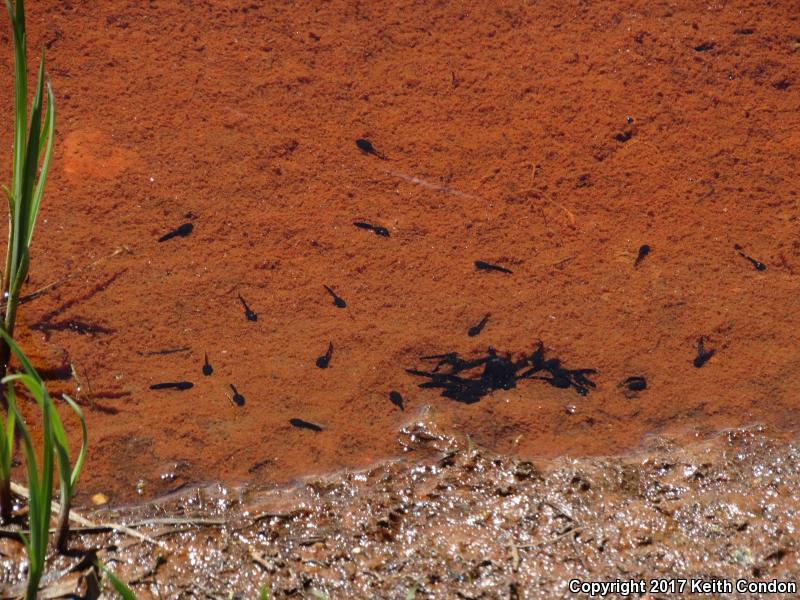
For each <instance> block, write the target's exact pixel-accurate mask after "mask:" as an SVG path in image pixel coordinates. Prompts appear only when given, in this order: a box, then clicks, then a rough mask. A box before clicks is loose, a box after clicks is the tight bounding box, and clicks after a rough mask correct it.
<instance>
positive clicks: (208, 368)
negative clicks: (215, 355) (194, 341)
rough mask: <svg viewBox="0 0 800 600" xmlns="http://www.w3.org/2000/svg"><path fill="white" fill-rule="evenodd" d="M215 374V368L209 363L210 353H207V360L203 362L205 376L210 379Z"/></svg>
mask: <svg viewBox="0 0 800 600" xmlns="http://www.w3.org/2000/svg"><path fill="white" fill-rule="evenodd" d="M213 372H214V367H212V366H211V363H209V362H208V352H206V353H205V359H204V361H203V375H205V376H206V377H208V376H209V375H211V374H212V373H213Z"/></svg>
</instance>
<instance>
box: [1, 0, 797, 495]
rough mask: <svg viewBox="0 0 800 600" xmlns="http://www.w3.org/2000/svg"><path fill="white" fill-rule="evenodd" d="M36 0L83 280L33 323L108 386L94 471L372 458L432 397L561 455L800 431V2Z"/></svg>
mask: <svg viewBox="0 0 800 600" xmlns="http://www.w3.org/2000/svg"><path fill="white" fill-rule="evenodd" d="M28 13H29V15H28V30H29V45H30V48H31V49H34V48H38V47H40V46H41V45H44V46H45V47H46V48H47V56H48V71H49V74H50V76H51V79H52V81H53V88H54V89H55V92H56V103H57V107H58V123H57V139H56V145H55V154H54V159H53V167H52V170H51V176H50V179H49V182H48V188H47V193H46V196H45V201H44V204H43V207H42V221H41V223H40V224H39V226H38V228H37V235H36V239H35V241H34V244H33V248H32V270H31V275H30V280H29V282H28V285H27V287H26V288H25V290H23V293H28V294H30V293H33V292H35V291H36V290H39V289H41V288H44V287H45V286H50V285H51V284H54V283H56V284H58V285H55V286H53V287H51V288H48V289H47V290H46V291H45V293H43V294H41V295H39V296H37V297H36V298H34V299H32V300H30V301H29V302H27V303H26V304H25V305H23V306H22V308H21V309H20V318H21V320H22V322H21V323H20V327H19V329H20V331H19V335H20V339H21V343H22V345H23V347H25V348H26V349H30V350H35V353H34V354H35V355H36V356H37V361H36V364H37V365H38V366H39V367H41V368H42V369H43V370H44V371H45V374H46V375H47V376H48V379H49V386H50V387H51V389H52V390H53V391H54V392H56V393H60V392H67V393H71V394H73V395H75V396H76V397H77V398H78V399H79V401H80V403H81V404H82V406H83V408H84V410H85V412H86V414H87V419H88V426H89V432H90V448H89V452H90V454H89V458H88V462H87V468H86V470H85V472H84V475H83V478H82V480H81V483H80V488H79V491H80V495H79V501H81V502H83V503H86V502H87V501H88V497H89V496H91V495H93V494H95V493H97V492H103V493H105V494H107V495H108V496H110V498H111V501H112V503H125V502H129V501H132V500H135V499H136V498H137V497H142V498H152V497H155V496H157V495H160V494H162V493H164V492H167V491H170V490H175V489H178V488H180V487H181V486H185V485H188V484H192V483H201V482H210V481H220V482H224V483H227V484H253V485H257V486H263V485H272V484H282V483H288V482H291V481H293V480H295V479H297V478H298V477H302V476H305V475H308V474H320V473H325V472H330V471H334V470H338V469H342V468H360V467H365V466H368V465H371V464H374V463H376V462H378V461H380V460H383V459H387V458H392V457H395V456H397V455H398V453H399V452H400V451H401V447H400V446H398V444H397V434H398V431H400V430H401V429H402V428H403V427H405V426H407V425H408V424H409V423H411V422H414V421H415V420H416V419H418V418H420V417H421V416H423V415H424V417H425V418H426V419H429V420H432V421H434V422H436V423H437V425H438V426H440V427H441V428H443V429H445V430H448V431H453V432H456V433H457V434H459V435H462V436H466V435H468V436H469V437H470V438H471V439H472V440H474V441H475V442H476V443H477V444H480V445H482V446H485V447H487V448H489V449H491V450H492V451H496V452H501V453H513V454H516V455H518V456H520V457H545V458H552V457H557V456H562V455H569V456H593V455H607V454H617V453H623V452H628V451H632V450H634V449H636V448H639V447H641V444H642V443H643V439H644V438H645V437H646V436H647V435H648V434H651V433H668V434H671V435H679V436H684V439H689V438H695V437H700V438H706V437H708V436H709V435H712V434H714V433H716V432H718V431H719V430H721V429H723V428H727V427H733V426H745V425H749V424H752V423H765V424H768V425H771V426H774V427H779V428H782V429H784V430H788V431H794V430H796V429H797V427H798V425H800V396H798V389H800V351H798V348H800V317H798V311H797V308H798V303H799V302H800V301H799V300H798V297H799V296H798V292H799V291H800V275H799V274H798V271H800V220H799V217H800V206H799V205H798V202H799V198H798V188H797V175H796V172H797V165H798V164H800V133H799V132H800V112H799V111H798V108H800V107H798V98H800V97H799V96H798V94H797V88H798V86H800V81H799V80H798V73H799V72H800V69H799V67H800V21H799V20H798V15H800V13H798V11H797V10H796V9H794V8H793V7H792V6H791V3H788V2H785V3H778V2H773V3H746V2H731V3H717V4H715V3H712V4H708V3H695V2H670V3H667V2H644V1H641V2H635V1H625V2H605V3H586V2H561V1H558V2H556V1H541V2H501V3H496V2H477V1H476V2H461V3H450V2H383V1H375V2H327V3H322V2H310V3H293V2H250V3H244V2H240V1H238V0H236V1H234V0H230V1H209V2H177V1H175V2H148V3H144V2H122V1H119V0H105V1H104V2H81V1H77V0H70V1H65V0H58V1H55V0H48V1H31V2H29V7H28ZM0 47H2V48H6V49H7V48H9V47H10V40H9V32H8V28H7V25H5V24H4V25H2V27H0ZM34 54H35V52H34ZM11 61H12V56H11V53H10V52H4V53H2V55H0V82H3V85H1V86H0V88H2V89H9V86H8V85H6V82H9V81H10V80H11V76H12V65H11ZM12 104H13V100H12V97H11V95H10V93H9V94H7V95H6V96H5V97H4V100H3V101H2V104H0V122H1V123H11V122H12V120H11V111H12V110H13V106H12ZM10 136H11V131H10V129H9V130H4V132H3V135H2V138H0V141H1V142H2V148H3V149H4V150H3V151H4V152H7V151H9V148H10ZM357 140H361V142H360V143H359V144H358V145H357V143H356V141H357ZM0 164H2V165H4V166H3V167H2V168H3V169H7V168H8V166H7V165H8V164H9V163H8V161H7V160H3V161H0ZM0 179H2V180H3V181H7V180H8V173H6V172H5V171H3V172H2V173H0ZM355 223H359V224H361V225H356V224H355ZM189 225H191V227H189ZM367 225H369V226H372V227H371V228H370V227H367ZM171 232H173V235H169V234H170V233H171ZM648 249H649V252H648V251H647V250H648ZM479 267H483V268H479ZM492 267H500V268H501V270H498V269H495V268H492ZM65 278H66V279H65ZM326 286H327V289H326ZM487 315H488V318H486V317H487ZM540 341H541V343H542V346H540V345H539V342H540ZM490 348H491V349H492V350H489V349H490ZM507 353H510V356H509V355H507ZM537 353H538V354H537ZM432 355H443V356H442V358H439V359H422V358H421V357H424V356H432ZM206 356H207V362H205V359H206ZM478 359H483V361H482V362H478V363H476V362H472V363H470V361H477V360H478ZM409 370H411V371H414V373H410V372H409ZM209 372H210V374H206V373H209ZM630 378H635V379H630ZM168 383H175V384H180V385H177V386H172V387H169V386H166V387H165V386H163V385H160V384H168ZM188 383H191V384H193V385H192V387H189V386H188ZM421 384H422V385H423V386H424V387H420V385H421ZM154 386H155V387H154ZM78 388H79V389H78ZM70 429H71V430H74V429H75V428H74V427H72V428H70ZM137 491H138V492H139V494H140V496H137Z"/></svg>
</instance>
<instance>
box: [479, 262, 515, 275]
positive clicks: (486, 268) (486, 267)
mask: <svg viewBox="0 0 800 600" xmlns="http://www.w3.org/2000/svg"><path fill="white" fill-rule="evenodd" d="M475 268H476V269H480V270H481V271H499V272H500V273H513V271H512V270H511V269H506V268H505V267H501V266H500V265H493V264H491V263H488V262H485V261H482V260H476V261H475Z"/></svg>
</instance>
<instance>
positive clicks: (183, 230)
mask: <svg viewBox="0 0 800 600" xmlns="http://www.w3.org/2000/svg"><path fill="white" fill-rule="evenodd" d="M193 229H194V225H192V224H191V223H184V224H183V225H181V226H180V227H178V228H176V229H173V230H172V231H170V232H169V233H167V234H166V235H162V236H161V237H160V238H158V241H159V242H166V241H167V240H171V239H172V238H174V237H186V236H188V235H189V234H190V233H192V230H193Z"/></svg>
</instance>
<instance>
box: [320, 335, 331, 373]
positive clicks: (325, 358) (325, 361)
mask: <svg viewBox="0 0 800 600" xmlns="http://www.w3.org/2000/svg"><path fill="white" fill-rule="evenodd" d="M331 356H333V342H328V351H327V352H326V353H325V354H323V355H322V356H320V357H319V358H318V359H317V367H319V368H320V369H327V368H328V365H329V364H330V362H331Z"/></svg>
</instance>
